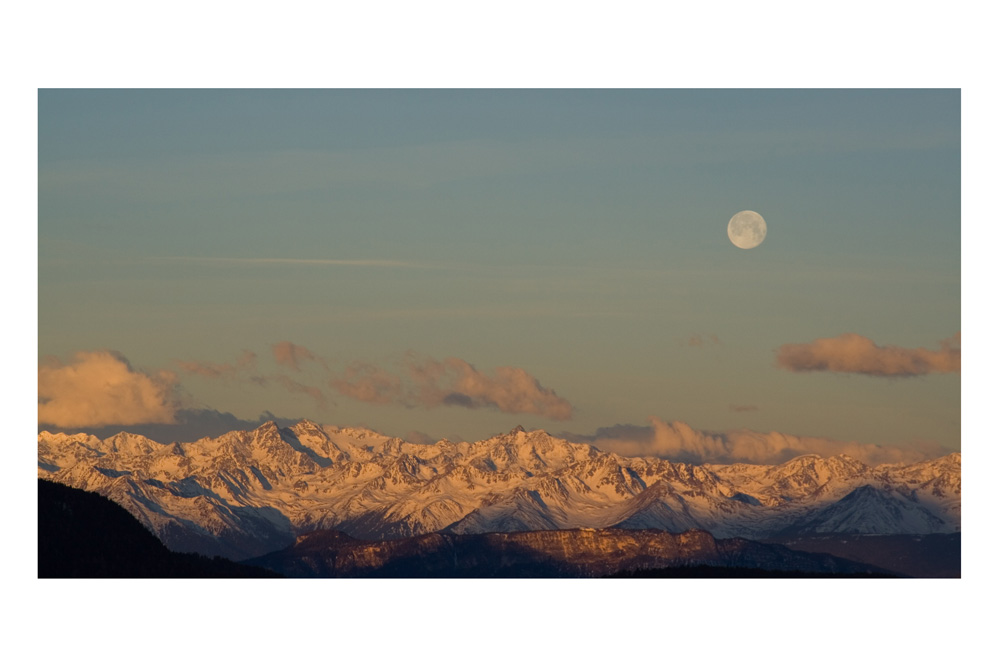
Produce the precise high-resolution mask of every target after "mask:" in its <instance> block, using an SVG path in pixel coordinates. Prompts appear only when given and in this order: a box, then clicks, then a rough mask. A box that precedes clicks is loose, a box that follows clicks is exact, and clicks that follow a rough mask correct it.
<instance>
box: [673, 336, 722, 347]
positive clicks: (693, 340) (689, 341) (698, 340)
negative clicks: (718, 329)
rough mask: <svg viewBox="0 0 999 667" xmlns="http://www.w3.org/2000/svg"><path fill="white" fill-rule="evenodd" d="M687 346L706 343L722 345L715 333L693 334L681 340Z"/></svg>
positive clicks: (702, 345)
mask: <svg viewBox="0 0 999 667" xmlns="http://www.w3.org/2000/svg"><path fill="white" fill-rule="evenodd" d="M680 344H681V345H685V346H687V347H704V346H705V345H721V341H720V340H718V336H716V335H715V334H693V335H691V336H690V337H688V338H685V339H684V340H682V341H681V342H680Z"/></svg>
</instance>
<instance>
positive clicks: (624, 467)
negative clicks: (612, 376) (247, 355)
mask: <svg viewBox="0 0 999 667" xmlns="http://www.w3.org/2000/svg"><path fill="white" fill-rule="evenodd" d="M38 476H39V477H40V478H43V479H49V480H53V481H56V482H60V483H62V484H65V485H68V486H72V487H75V488H79V489H84V490H88V491H95V492H97V493H99V494H101V495H103V496H105V497H107V498H110V499H112V500H114V501H115V502H117V503H118V504H120V505H121V506H123V507H124V508H125V509H126V510H128V511H129V512H130V513H131V514H132V515H134V516H135V517H136V518H138V519H139V520H140V522H142V523H143V524H144V525H145V526H146V527H148V528H149V529H150V530H151V531H152V532H153V533H154V534H155V535H156V536H157V537H159V538H160V540H161V541H162V542H163V543H164V544H165V545H166V546H167V547H169V548H170V549H172V550H174V551H188V552H191V551H193V552H198V553H201V554H205V555H221V556H225V557H227V558H232V559H247V558H253V557H258V556H262V555H264V554H267V553H270V552H273V551H278V550H281V549H285V548H287V547H289V546H290V545H294V543H295V542H296V539H297V538H299V537H300V536H302V535H305V534H306V533H311V532H314V531H330V530H335V531H339V532H340V533H343V534H345V535H348V536H350V537H351V538H353V539H356V540H390V539H397V538H409V537H414V536H420V535H427V534H430V533H444V534H448V535H455V536H457V535H467V534H485V533H518V532H524V531H556V530H574V529H584V528H588V529H589V528H591V529H630V530H640V529H657V530H660V531H668V532H673V533H681V532H684V531H687V530H698V531H705V532H707V533H710V535H711V536H713V537H714V538H717V539H725V538H736V537H739V538H745V539H751V540H766V539H778V538H788V537H790V536H804V535H823V534H849V535H858V534H863V535H869V534H879V535H917V534H918V535H925V534H931V533H952V532H957V531H960V516H961V455H960V454H959V453H954V454H950V455H948V456H945V457H942V458H939V459H935V460H930V461H924V462H921V463H917V464H908V465H902V464H896V465H891V464H882V465H878V466H868V465H865V464H864V463H862V462H860V461H857V460H855V459H853V458H850V457H849V456H846V455H839V456H833V457H829V458H822V457H820V456H815V455H807V456H799V457H797V458H794V459H792V460H790V461H787V462H785V463H782V464H779V465H755V464H742V463H736V464H730V465H720V464H703V465H694V464H689V463H675V462H670V461H667V460H663V459H660V458H656V457H626V456H621V455H619V454H615V453H609V452H603V451H600V450H598V449H596V448H595V447H593V446H591V445H588V444H582V443H574V442H570V441H567V440H564V439H561V438H557V437H554V436H552V435H550V434H548V433H546V432H544V431H540V430H539V431H531V432H527V431H524V429H522V428H520V427H517V428H515V429H514V430H512V431H511V432H509V433H505V434H501V435H497V436H494V437H491V438H488V439H486V440H481V441H477V442H471V443H469V442H450V441H448V440H441V441H438V442H436V443H434V444H416V443H410V442H406V441H404V440H402V439H399V438H393V437H388V436H385V435H382V434H379V433H377V432H375V431H372V430H369V429H364V428H353V427H348V428H338V427H335V426H321V425H319V424H316V423H314V422H311V421H307V420H305V421H301V422H299V423H297V424H295V425H293V426H291V427H288V428H279V427H278V425H277V424H276V423H275V422H266V423H264V424H263V425H261V426H260V427H258V428H256V429H254V430H248V431H233V432H230V433H226V434H224V435H221V436H219V437H216V438H203V439H200V440H197V441H194V442H189V443H179V442H175V443H168V444H162V443H158V442H155V441H153V440H150V439H149V438H146V437H143V436H140V435H135V434H129V433H119V434H117V435H114V436H112V437H109V438H105V439H100V438H97V437H96V436H93V435H87V434H62V433H49V432H47V431H43V432H41V433H40V434H39V435H38Z"/></svg>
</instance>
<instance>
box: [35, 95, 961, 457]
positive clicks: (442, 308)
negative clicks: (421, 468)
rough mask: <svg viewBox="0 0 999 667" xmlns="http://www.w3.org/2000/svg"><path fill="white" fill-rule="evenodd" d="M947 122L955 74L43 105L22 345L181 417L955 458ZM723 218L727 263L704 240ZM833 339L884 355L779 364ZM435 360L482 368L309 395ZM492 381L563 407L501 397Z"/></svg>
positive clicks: (956, 214)
mask: <svg viewBox="0 0 999 667" xmlns="http://www.w3.org/2000/svg"><path fill="white" fill-rule="evenodd" d="M960 136H961V135H960V92H959V91H957V90H920V91H911V90H884V91H878V90H862V91H859V90H858V91H833V90H789V91H781V90H761V91H752V90H746V91H723V90H704V91H697V90H689V91H661V90H636V91H629V90H599V91H574V90H564V91H544V90H536V91H517V90H495V91H489V90H458V91H430V90H413V91H384V90H382V91H379V90H360V91H347V90H343V91H235V90H231V91H208V90H202V91H178V90H151V91H144V90H119V91H88V90H42V91H40V93H39V143H38V151H39V153H38V155H39V225H38V233H39V237H38V238H39V244H38V245H39V279H38V282H39V341H38V343H39V357H40V359H39V361H40V363H41V364H42V365H43V367H44V368H49V369H53V368H55V369H58V368H64V369H66V368H68V369H72V368H74V364H79V363H81V362H80V359H81V358H80V357H75V356H74V355H76V354H78V353H80V352H95V351H98V350H113V351H115V352H116V353H117V354H118V355H120V356H121V357H123V358H127V360H128V362H130V364H131V367H132V368H133V369H134V372H135V373H136V374H140V373H141V374H144V375H148V376H149V377H151V378H159V380H158V381H162V383H163V384H162V386H169V391H170V396H169V397H168V398H169V400H170V401H174V402H178V403H177V404H178V405H180V406H181V407H184V408H193V409H212V410H220V411H224V412H231V413H233V414H234V415H236V416H237V417H238V418H240V419H248V420H249V419H255V418H256V417H257V416H258V415H260V414H261V413H262V412H264V411H269V412H270V413H273V414H275V415H279V416H287V417H308V418H311V419H314V420H316V421H320V422H323V423H329V424H338V425H354V424H363V425H367V426H369V427H371V428H374V429H377V430H379V431H381V432H384V433H388V434H391V435H399V436H404V435H406V434H408V433H410V432H413V431H418V432H420V433H423V434H427V435H429V436H431V437H433V438H438V437H449V438H452V439H478V438H482V437H486V436H488V435H491V434H493V433H496V432H500V431H508V430H510V428H512V427H513V426H515V425H516V424H518V423H519V424H523V425H524V426H525V427H527V428H544V429H546V430H548V431H549V432H552V433H560V432H566V433H575V434H593V433H595V432H596V431H597V429H601V428H608V427H612V426H614V425H618V424H620V425H638V426H643V427H647V426H648V425H649V423H650V422H649V419H650V417H654V418H656V419H657V420H665V421H667V422H673V421H683V422H686V423H688V424H690V425H691V426H692V427H694V428H695V429H701V430H705V431H719V432H720V431H731V430H738V429H750V430H753V431H761V432H770V431H775V432H778V433H781V434H794V435H798V436H813V437H817V438H830V439H835V440H842V441H857V442H861V443H875V444H880V445H890V446H898V447H903V448H914V449H918V448H920V447H924V448H925V447H928V446H931V445H939V446H941V447H943V448H945V449H950V450H958V449H960V436H961V431H960V374H959V372H957V371H956V370H955V369H954V368H953V367H952V366H950V365H948V363H947V362H946V360H944V361H941V362H940V363H937V361H936V360H937V359H938V356H933V355H940V354H943V353H944V352H946V347H941V341H945V340H952V339H953V337H954V336H955V335H956V334H958V333H959V331H960V314H961V313H960V291H961V283H960V263H961V258H960V233H961V220H960V211H961V209H960V185H961V181H960V157H961V155H960ZM745 209H751V210H754V211H757V212H759V213H760V214H761V215H762V216H763V217H764V218H765V219H766V221H767V225H768V235H767V238H766V241H765V242H764V243H763V244H762V245H761V246H759V247H757V248H755V249H752V250H740V249H738V248H736V247H735V246H733V245H732V244H731V243H730V242H729V240H728V238H727V236H726V233H725V229H726V224H727V222H728V220H729V218H730V217H731V216H732V215H734V214H735V213H737V212H739V211H742V210H745ZM301 260H309V261H301ZM844 334H853V335H855V336H856V337H863V338H864V339H869V340H870V341H873V345H876V346H881V347H887V346H894V347H895V348H899V349H889V350H879V349H877V348H875V349H873V351H868V352H869V354H867V353H862V351H861V352H857V350H856V349H855V348H851V349H852V350H853V351H852V352H850V351H849V350H846V351H844V352H843V354H840V352H841V351H842V350H840V347H837V345H838V344H837V343H830V344H827V346H826V347H827V348H829V349H826V348H822V349H823V350H826V352H828V355H832V356H836V355H839V356H838V357H837V359H836V360H832V361H830V358H824V359H820V361H822V362H823V363H826V362H828V363H827V364H826V365H827V367H828V369H827V370H804V369H803V368H802V367H801V364H800V363H799V362H795V363H799V365H798V367H797V370H794V369H792V368H789V365H788V364H784V365H780V364H778V359H779V358H780V353H779V351H781V350H785V351H786V350H788V348H783V347H782V346H787V345H794V344H800V345H805V344H811V343H813V342H814V341H817V340H819V339H832V338H837V337H839V336H842V335H844ZM843 340H846V339H843ZM851 340H859V339H851ZM282 342H289V343H292V344H294V345H296V346H300V347H301V348H304V349H306V350H308V351H310V352H311V353H312V354H313V355H314V356H315V357H316V358H317V359H316V358H314V359H311V360H309V359H304V360H303V359H302V358H299V360H298V361H299V363H298V364H297V365H298V368H297V370H296V369H295V368H294V367H292V365H291V364H290V363H286V364H281V363H279V361H280V358H279V356H275V354H274V352H275V349H274V348H273V347H272V346H274V345H275V344H279V343H282ZM951 344H952V345H953V343H951ZM956 345H957V346H958V348H959V342H958V343H956ZM830 346H831V347H830ZM920 348H925V349H924V350H923V351H922V352H920V351H919V349H920ZM284 349H290V348H284ZM815 350H819V348H817V347H816V348H813V347H808V348H805V349H804V352H806V353H808V354H813V353H815V354H819V356H821V354H825V353H826V352H821V351H820V352H815ZM829 350H831V351H829ZM844 350H845V348H844ZM244 351H249V352H252V353H254V354H255V355H256V360H255V362H254V365H253V366H252V367H251V366H249V365H242V366H241V365H240V364H239V360H240V359H241V358H242V359H243V360H246V359H247V357H246V356H245V353H244ZM241 355H244V356H243V357H241ZM828 355H827V357H828ZM844 355H845V356H844ZM851 355H852V356H851ZM858 355H859V356H858ZM865 355H866V356H865ZM958 356H959V353H958ZM449 358H454V359H460V360H463V361H464V362H467V364H470V365H471V366H473V367H474V368H475V369H476V373H477V375H475V376H474V379H476V380H482V379H483V378H484V379H485V380H484V381H491V380H490V379H492V380H496V384H494V385H488V386H487V387H486V388H485V389H483V390H482V391H483V392H484V393H483V394H482V395H481V397H482V400H479V401H478V402H476V400H473V399H475V398H476V395H475V394H468V392H466V393H464V394H462V397H463V398H461V400H452V399H448V400H441V399H440V397H437V398H427V397H426V396H425V395H424V394H420V396H419V397H417V396H416V394H413V395H412V396H411V400H410V401H409V403H408V407H407V406H406V405H402V404H400V401H399V400H385V401H384V402H380V403H379V402H373V401H371V400H368V401H364V400H358V399H357V398H352V397H351V396H349V395H346V394H345V393H343V392H341V391H339V390H338V389H337V386H336V385H335V381H336V380H337V379H339V380H340V381H345V379H349V378H348V369H350V368H352V367H353V368H355V369H356V368H360V367H359V366H356V365H357V364H366V366H365V368H367V369H369V372H370V369H377V370H378V371H379V372H381V373H382V374H383V375H385V376H387V377H396V378H402V379H403V381H405V382H409V381H412V376H411V375H406V372H407V371H406V370H405V369H406V367H407V366H406V365H407V363H415V364H417V365H421V364H422V367H423V368H424V369H427V368H429V367H430V365H432V364H433V363H434V362H435V361H436V362H443V360H445V359H449ZM784 358H788V357H787V356H786V354H785V357H784ZM795 358H796V359H800V358H802V357H801V355H798V356H797V357H795ZM808 358H809V359H810V358H811V357H808ZM844 359H845V361H843V360H844ZM858 359H860V360H859V361H858ZM927 359H929V360H930V361H926V360H927ZM285 361H287V358H285ZM195 362H197V363H198V364H200V365H201V366H200V367H201V368H208V367H209V365H214V368H215V370H216V371H218V374H217V375H216V377H207V376H206V375H205V374H199V373H197V372H193V371H191V370H190V369H191V368H193V364H194V363H195ZM840 362H842V363H843V364H845V366H840V367H837V366H836V364H837V363H840ZM224 364H228V365H229V366H228V367H223V366H222V365H224ZM830 364H831V365H830ZM883 364H888V365H883ZM892 364H894V365H892ZM900 364H901V365H900ZM906 364H909V365H908V366H907V365H906ZM913 364H914V365H913ZM500 367H513V368H516V369H521V372H522V373H523V374H526V376H527V377H528V378H529V380H536V382H537V383H538V387H539V388H538V390H537V391H538V394H539V395H542V396H545V397H547V398H548V399H551V397H552V394H551V392H554V394H557V397H558V399H560V400H563V401H565V402H567V403H568V404H570V405H571V408H572V412H571V417H570V418H567V419H566V418H563V417H564V415H563V414H561V413H559V412H558V411H554V410H547V411H545V410H535V411H534V412H530V411H529V412H524V411H518V410H517V409H516V406H517V405H520V403H518V402H517V398H518V397H517V396H514V397H513V398H510V392H513V393H516V392H517V391H518V390H521V389H523V388H524V386H525V385H523V383H520V384H516V383H513V384H511V383H512V382H513V381H511V383H507V384H504V382H503V381H502V377H503V374H502V372H499V373H497V371H496V370H495V369H497V368H500ZM837 368H839V370H837ZM886 369H887V370H886ZM169 373H172V374H174V375H173V376H168V375H167V374H169ZM480 376H481V377H480ZM59 377H66V376H59ZM282 377H283V378H285V380H280V379H279V378H282ZM518 377H520V378H521V379H523V376H518ZM497 378H500V379H497ZM331 379H332V380H333V381H334V384H331ZM518 382H519V380H518ZM527 384H528V385H529V384H530V381H527ZM310 388H312V389H310ZM418 388H419V387H418ZM422 388H423V389H426V388H427V387H426V385H423V386H422ZM310 391H311V393H310ZM316 391H321V392H322V396H321V397H319V396H318V395H317V394H316ZM453 395H454V394H449V396H452V397H453ZM469 396H471V398H469ZM498 397H499V398H498ZM551 400H554V399H551ZM469 405H472V407H468V406H469ZM504 410H505V411H504ZM69 430H87V429H86V428H71V429H69Z"/></svg>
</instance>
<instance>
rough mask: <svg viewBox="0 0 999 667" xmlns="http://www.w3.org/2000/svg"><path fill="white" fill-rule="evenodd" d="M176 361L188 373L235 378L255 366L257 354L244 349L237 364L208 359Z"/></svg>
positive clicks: (218, 377)
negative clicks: (220, 362) (219, 362)
mask: <svg viewBox="0 0 999 667" xmlns="http://www.w3.org/2000/svg"><path fill="white" fill-rule="evenodd" d="M174 363H175V364H176V365H177V366H178V367H180V369H181V370H183V371H185V372H187V373H193V374H195V375H201V376H204V377H207V378H211V379H226V380H231V379H233V378H235V377H236V375H237V374H238V373H239V372H240V371H243V370H248V369H253V368H255V367H256V363H257V355H256V354H254V353H253V352H250V351H249V350H243V352H242V353H241V354H240V355H239V358H238V359H236V363H235V364H215V363H211V362H208V361H180V360H175V361H174Z"/></svg>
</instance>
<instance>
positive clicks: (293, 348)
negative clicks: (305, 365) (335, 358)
mask: <svg viewBox="0 0 999 667" xmlns="http://www.w3.org/2000/svg"><path fill="white" fill-rule="evenodd" d="M271 352H273V353H274V361H276V362H277V363H278V364H280V365H282V366H288V367H289V368H291V369H292V370H296V371H300V370H302V367H301V362H302V361H315V362H317V363H319V364H322V365H323V366H324V367H325V366H326V362H325V361H324V360H323V359H322V357H320V356H319V355H317V354H314V353H313V352H311V351H310V350H309V349H308V348H304V347H302V346H301V345H295V344H294V343H292V342H289V341H286V340H283V341H281V342H280V343H274V345H272V346H271Z"/></svg>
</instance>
